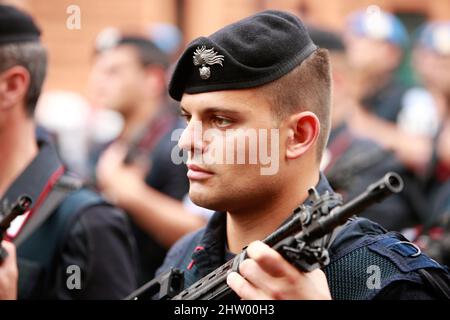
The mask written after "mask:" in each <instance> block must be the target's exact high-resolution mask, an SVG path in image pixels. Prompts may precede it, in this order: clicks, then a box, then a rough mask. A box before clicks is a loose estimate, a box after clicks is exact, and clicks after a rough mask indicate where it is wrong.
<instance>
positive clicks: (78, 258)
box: [0, 5, 137, 299]
mask: <svg viewBox="0 0 450 320" xmlns="http://www.w3.org/2000/svg"><path fill="white" fill-rule="evenodd" d="M46 67H47V53H46V50H45V48H44V47H43V45H42V44H41V42H40V30H39V28H38V27H37V26H36V24H35V23H34V21H33V19H32V17H31V16H29V15H27V14H26V13H24V12H22V11H20V10H17V9H16V8H14V7H12V6H6V5H0V154H1V161H0V205H1V206H6V205H8V204H11V203H13V202H15V201H16V199H17V198H18V197H19V196H20V195H22V194H27V195H29V196H30V197H31V198H32V199H33V205H32V207H31V209H30V210H29V211H28V212H26V213H25V214H24V215H21V216H20V217H17V218H16V219H15V220H14V221H13V223H12V224H11V226H10V228H8V230H7V231H6V239H8V240H10V241H12V242H13V243H14V244H15V245H16V247H17V261H18V273H19V278H18V294H17V296H18V298H19V299H121V298H123V297H125V296H126V295H127V294H129V292H130V291H132V290H133V289H135V288H136V282H137V281H136V277H135V268H136V267H135V263H134V262H135V260H136V259H137V257H136V248H135V243H134V238H133V236H132V234H131V230H130V226H129V224H128V220H127V217H126V215H124V214H123V212H122V211H120V210H119V209H117V208H115V207H113V206H112V205H111V204H109V203H108V202H106V201H105V200H104V199H103V198H101V197H100V195H98V194H97V193H95V192H93V191H91V190H89V189H87V188H85V187H83V181H82V180H81V179H79V178H78V177H76V176H73V175H72V173H70V172H68V170H67V169H66V168H65V166H64V164H63V163H62V161H61V160H60V159H59V157H58V155H57V152H56V150H55V148H54V147H53V145H52V143H51V142H50V141H49V140H48V139H47V135H46V133H45V131H39V132H38V133H36V124H35V120H34V117H33V116H34V111H35V106H36V102H37V100H38V97H39V95H40V93H41V88H42V84H43V82H44V79H45V74H46ZM60 107H61V108H64V106H63V105H61V106H60ZM11 257H13V255H11ZM11 293H12V294H14V292H11Z"/></svg>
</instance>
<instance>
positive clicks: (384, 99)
mask: <svg viewBox="0 0 450 320" xmlns="http://www.w3.org/2000/svg"><path fill="white" fill-rule="evenodd" d="M345 42H346V46H347V51H346V52H347V55H348V61H349V64H350V67H351V68H352V69H353V70H354V72H355V76H356V81H355V83H354V85H355V86H357V87H358V89H357V94H358V100H359V101H358V102H359V103H360V104H361V106H362V108H363V110H362V111H364V112H365V113H367V116H376V117H378V118H380V119H383V120H385V121H389V122H392V123H395V122H396V121H397V115H398V112H399V109H400V106H401V99H402V97H403V94H404V92H405V90H406V88H405V87H404V86H403V85H402V84H401V83H400V81H399V80H398V79H397V78H396V77H395V71H396V70H397V69H398V67H399V66H400V64H401V62H402V59H403V54H404V50H405V49H406V46H407V44H408V33H407V31H406V29H405V27H404V26H403V24H402V23H401V21H400V20H399V19H398V18H397V17H395V16H394V15H392V14H390V13H387V12H384V11H382V10H381V9H380V8H378V7H377V6H369V7H368V8H367V10H365V11H358V12H355V13H353V14H351V15H350V16H349V18H348V21H347V25H346V30H345Z"/></svg>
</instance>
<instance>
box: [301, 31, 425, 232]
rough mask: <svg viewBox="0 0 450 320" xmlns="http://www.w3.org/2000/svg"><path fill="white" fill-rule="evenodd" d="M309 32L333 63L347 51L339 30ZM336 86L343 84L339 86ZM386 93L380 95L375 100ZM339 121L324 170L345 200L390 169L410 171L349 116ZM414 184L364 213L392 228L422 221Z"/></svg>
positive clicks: (333, 120)
mask: <svg viewBox="0 0 450 320" xmlns="http://www.w3.org/2000/svg"><path fill="white" fill-rule="evenodd" d="M308 33H309V35H310V37H311V39H312V40H313V41H314V43H315V44H316V45H317V46H319V47H321V48H325V49H327V50H329V52H330V56H331V62H332V63H333V59H334V54H345V50H346V48H345V44H344V42H343V41H342V39H341V37H340V36H339V35H338V34H336V33H334V32H331V31H328V30H324V29H319V28H317V27H312V26H310V27H308ZM335 72H336V71H335ZM341 72H344V70H341ZM334 90H339V88H336V87H335V88H334ZM341 95H342V93H341ZM382 96H383V95H381V96H377V98H376V99H375V100H377V99H378V98H381V97H382ZM377 101H378V100H377ZM392 101H393V100H392ZM392 101H391V102H392ZM380 102H381V101H380ZM386 102H388V101H386ZM341 104H342V103H341ZM377 105H381V104H379V103H377ZM388 105H390V106H389V108H387V109H386V110H393V105H392V104H391V103H387V104H383V108H381V109H383V110H384V107H385V106H388ZM333 108H347V106H346V105H340V104H338V102H336V100H335V105H334V106H333ZM381 109H380V110H381ZM341 112H342V111H341ZM393 119H394V120H395V118H393ZM336 121H340V120H338V119H332V129H331V132H330V137H329V139H328V144H327V152H326V156H325V159H327V161H326V164H325V167H324V168H323V170H324V173H325V175H326V177H327V179H328V181H329V182H330V184H331V186H332V188H333V189H334V190H335V191H336V192H339V193H341V194H342V195H343V198H344V200H347V199H352V198H353V197H355V196H357V195H358V194H359V193H360V192H361V191H362V190H364V189H365V188H366V187H367V186H368V185H369V184H370V183H372V182H373V181H376V180H377V179H378V178H379V177H382V176H383V175H384V174H385V173H386V172H389V171H395V172H397V173H398V174H400V175H401V176H402V177H403V178H405V176H409V175H410V173H409V172H408V171H407V170H406V169H405V168H404V166H403V165H402V164H401V162H400V161H399V160H398V159H397V158H396V157H395V155H394V154H393V153H392V152H389V151H387V150H385V149H383V148H382V147H381V146H380V145H378V144H377V143H376V142H374V141H373V140H369V139H365V138H360V137H357V136H355V135H354V134H353V133H352V132H351V130H350V129H349V128H348V126H347V124H346V121H345V120H342V121H341V122H340V123H337V122H336ZM410 186H411V183H407V184H406V185H405V188H404V190H403V191H402V192H401V193H400V194H398V195H396V196H395V197H389V198H387V199H385V200H384V201H382V202H381V203H377V204H374V205H372V206H370V207H369V208H367V209H366V210H365V211H364V213H362V214H361V216H363V217H366V218H368V219H371V220H372V221H375V222H377V223H379V224H381V225H382V226H383V227H384V228H386V229H388V230H397V231H400V230H402V229H404V228H406V227H411V226H415V225H417V224H419V223H420V219H419V217H418V214H417V213H416V208H415V207H414V205H413V203H414V202H411V201H410V197H409V192H408V191H409V188H410Z"/></svg>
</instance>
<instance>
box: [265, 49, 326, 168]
mask: <svg viewBox="0 0 450 320" xmlns="http://www.w3.org/2000/svg"><path fill="white" fill-rule="evenodd" d="M331 86H332V81H331V64H330V57H329V54H328V50H326V49H318V50H316V51H315V52H313V53H312V54H311V55H310V56H309V57H308V58H307V59H305V60H304V61H303V62H302V63H301V64H300V65H299V66H297V67H295V68H294V69H293V70H292V71H290V72H289V73H287V74H286V75H284V76H283V77H281V78H280V79H278V80H275V81H273V82H270V83H268V84H266V85H264V86H262V87H261V89H262V91H263V94H264V95H265V96H266V98H267V99H268V100H269V103H270V105H271V108H272V112H273V114H274V116H275V117H276V119H277V120H279V121H281V120H283V119H285V118H287V117H288V116H290V115H292V114H294V113H296V112H301V111H311V112H313V113H314V114H315V115H316V116H317V118H318V119H319V122H320V134H319V137H318V142H317V159H318V161H320V159H321V158H322V153H323V151H324V149H325V147H326V145H327V141H328V136H329V132H330V125H331V124H330V121H331V120H330V108H331V90H332V88H331Z"/></svg>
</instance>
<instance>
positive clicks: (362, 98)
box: [345, 6, 433, 230]
mask: <svg viewBox="0 0 450 320" xmlns="http://www.w3.org/2000/svg"><path fill="white" fill-rule="evenodd" d="M345 40H346V45H347V55H348V59H349V64H350V67H351V69H353V71H354V73H355V79H354V81H353V83H354V84H355V86H357V87H358V89H357V90H356V92H357V95H358V107H357V108H355V109H354V112H353V113H352V114H351V120H350V121H349V122H348V123H349V126H350V127H351V129H352V131H353V132H354V133H355V134H356V135H358V136H360V137H364V138H369V139H372V140H373V141H376V142H377V143H378V144H379V145H381V146H382V147H383V148H384V149H386V150H388V151H392V152H394V153H395V155H396V157H397V158H398V159H399V160H400V161H401V163H402V164H403V167H402V168H401V170H400V171H401V173H402V178H403V179H404V180H405V189H404V191H403V195H404V196H405V197H406V198H407V202H408V203H409V207H410V208H411V215H410V216H411V217H414V219H405V220H403V222H402V220H399V221H398V222H401V223H402V225H401V226H402V227H403V228H407V227H412V226H414V225H421V224H424V223H426V222H427V221H428V219H429V216H430V206H431V204H430V203H429V201H428V199H427V198H426V196H424V193H425V191H424V188H423V183H422V182H421V179H420V175H423V173H424V171H426V170H427V166H428V162H429V159H430V154H431V145H430V143H429V142H428V141H429V135H428V133H427V131H425V130H419V129H418V128H423V127H426V126H429V128H430V129H429V130H431V129H432V126H430V124H432V123H433V116H432V115H431V116H429V115H427V116H424V117H415V119H417V118H419V119H420V120H421V121H420V123H416V124H415V128H417V130H415V132H414V133H411V132H410V133H408V132H407V131H405V130H404V128H405V127H409V126H410V125H408V124H407V123H411V120H407V119H408V118H411V116H410V114H411V113H409V115H407V112H406V111H405V110H407V108H405V107H404V104H405V103H407V102H408V101H410V100H411V98H410V97H408V95H407V94H406V92H407V91H406V88H405V87H404V86H403V85H402V84H401V83H400V82H399V80H398V79H396V77H395V71H396V70H397V69H398V67H399V66H400V63H401V61H402V57H403V53H404V50H405V49H406V47H407V44H408V42H409V40H408V34H407V32H406V29H405V27H404V26H403V25H402V23H401V21H400V20H399V19H398V18H397V17H395V16H394V15H393V14H390V13H387V12H384V11H382V10H381V9H379V8H378V7H376V6H370V7H369V8H367V10H365V11H358V12H356V13H354V14H352V15H350V16H349V19H348V24H347V30H346V32H345ZM423 108H427V107H426V106H425V105H422V106H421V109H423ZM429 110H430V111H431V112H430V113H429V114H432V111H433V110H431V109H429ZM426 113H427V112H426ZM427 114H428V113H427ZM411 141H414V143H411ZM396 229H397V230H398V226H397V227H396Z"/></svg>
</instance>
